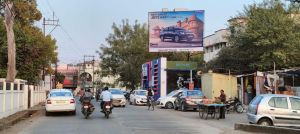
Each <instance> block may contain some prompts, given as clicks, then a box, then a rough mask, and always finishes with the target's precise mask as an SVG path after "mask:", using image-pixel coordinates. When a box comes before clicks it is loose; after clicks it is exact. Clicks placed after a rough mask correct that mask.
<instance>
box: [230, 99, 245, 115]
mask: <svg viewBox="0 0 300 134" xmlns="http://www.w3.org/2000/svg"><path fill="white" fill-rule="evenodd" d="M226 111H227V114H228V113H229V111H236V112H237V113H243V111H244V107H243V104H242V102H241V101H240V100H239V99H238V98H237V97H234V99H232V98H230V99H229V100H228V101H227V102H226Z"/></svg>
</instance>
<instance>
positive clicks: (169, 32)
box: [160, 26, 194, 42]
mask: <svg viewBox="0 0 300 134" xmlns="http://www.w3.org/2000/svg"><path fill="white" fill-rule="evenodd" d="M193 38H194V34H193V33H192V32H190V31H188V30H186V29H184V28H180V27H174V26H171V27H166V28H163V29H162V30H161V31H160V39H161V41H162V42H164V41H165V39H172V41H174V42H180V41H183V40H185V41H188V42H189V41H192V40H193Z"/></svg>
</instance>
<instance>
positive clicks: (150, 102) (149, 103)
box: [148, 96, 155, 111]
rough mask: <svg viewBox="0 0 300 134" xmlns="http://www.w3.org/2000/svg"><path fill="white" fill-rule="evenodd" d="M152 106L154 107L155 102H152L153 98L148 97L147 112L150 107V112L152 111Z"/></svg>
mask: <svg viewBox="0 0 300 134" xmlns="http://www.w3.org/2000/svg"><path fill="white" fill-rule="evenodd" d="M154 105H155V102H154V98H153V96H149V97H148V110H150V107H151V106H152V111H154Z"/></svg>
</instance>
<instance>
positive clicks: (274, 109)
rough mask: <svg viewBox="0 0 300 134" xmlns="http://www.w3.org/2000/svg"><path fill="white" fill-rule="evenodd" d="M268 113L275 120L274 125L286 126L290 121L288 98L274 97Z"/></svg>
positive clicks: (270, 101) (270, 102)
mask: <svg viewBox="0 0 300 134" xmlns="http://www.w3.org/2000/svg"><path fill="white" fill-rule="evenodd" d="M268 104H269V109H266V110H268V113H269V114H270V115H271V116H272V118H273V124H275V125H279V126H284V125H285V124H287V123H288V122H289V121H290V118H289V113H290V110H289V106H288V100H287V97H272V98H271V99H270V100H269V102H268Z"/></svg>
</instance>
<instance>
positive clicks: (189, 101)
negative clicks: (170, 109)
mask: <svg viewBox="0 0 300 134" xmlns="http://www.w3.org/2000/svg"><path fill="white" fill-rule="evenodd" d="M203 96H204V95H203V93H202V92H201V91H200V90H183V91H182V92H181V93H179V94H178V96H177V98H176V99H175V101H174V109H175V110H178V109H179V110H181V111H186V110H187V109H193V110H196V109H197V107H198V106H197V104H199V103H201V102H202V99H203Z"/></svg>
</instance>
